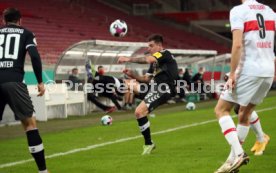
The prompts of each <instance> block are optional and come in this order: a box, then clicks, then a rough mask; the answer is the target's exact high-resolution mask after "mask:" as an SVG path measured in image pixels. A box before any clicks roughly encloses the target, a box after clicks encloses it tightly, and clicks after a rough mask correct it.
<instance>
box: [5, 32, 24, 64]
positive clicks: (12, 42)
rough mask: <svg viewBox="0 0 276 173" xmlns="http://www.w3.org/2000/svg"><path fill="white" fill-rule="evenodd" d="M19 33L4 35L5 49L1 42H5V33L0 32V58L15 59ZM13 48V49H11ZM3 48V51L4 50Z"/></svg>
mask: <svg viewBox="0 0 276 173" xmlns="http://www.w3.org/2000/svg"><path fill="white" fill-rule="evenodd" d="M19 41H20V35H19V34H8V35H7V36H6V44H5V49H4V47H3V44H4V42H5V35H3V34H0V59H2V58H3V57H5V58H6V59H17V58H18V51H19ZM11 48H13V50H11ZM4 50H5V52H4Z"/></svg>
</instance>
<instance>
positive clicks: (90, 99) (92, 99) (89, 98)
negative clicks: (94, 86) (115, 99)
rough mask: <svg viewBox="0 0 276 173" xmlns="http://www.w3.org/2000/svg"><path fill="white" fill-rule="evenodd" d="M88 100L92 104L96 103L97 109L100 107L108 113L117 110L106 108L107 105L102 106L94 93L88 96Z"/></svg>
mask: <svg viewBox="0 0 276 173" xmlns="http://www.w3.org/2000/svg"><path fill="white" fill-rule="evenodd" d="M87 99H88V100H89V101H91V102H92V103H94V104H95V105H96V106H97V107H99V108H100V109H102V110H103V111H105V112H107V113H112V112H114V111H115V110H116V108H115V107H110V106H106V105H104V104H102V103H101V102H99V101H98V100H97V97H96V96H95V95H94V94H93V93H88V94H87Z"/></svg>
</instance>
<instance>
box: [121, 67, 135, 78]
mask: <svg viewBox="0 0 276 173" xmlns="http://www.w3.org/2000/svg"><path fill="white" fill-rule="evenodd" d="M123 73H124V74H126V75H127V76H129V77H131V78H132V74H133V73H132V71H131V70H130V69H127V68H126V69H124V70H123Z"/></svg>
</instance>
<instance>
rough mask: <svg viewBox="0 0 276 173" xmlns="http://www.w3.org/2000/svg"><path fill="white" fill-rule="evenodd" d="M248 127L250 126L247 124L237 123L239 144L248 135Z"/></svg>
mask: <svg viewBox="0 0 276 173" xmlns="http://www.w3.org/2000/svg"><path fill="white" fill-rule="evenodd" d="M249 128H250V127H249V126H243V125H240V124H238V126H237V133H238V137H239V140H240V143H241V144H243V143H244V141H245V139H246V137H247V135H248V132H249Z"/></svg>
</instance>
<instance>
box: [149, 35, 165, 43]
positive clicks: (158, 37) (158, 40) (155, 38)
mask: <svg viewBox="0 0 276 173" xmlns="http://www.w3.org/2000/svg"><path fill="white" fill-rule="evenodd" d="M148 41H154V42H155V43H161V44H163V37H162V35H158V34H154V35H152V36H150V37H149V39H148Z"/></svg>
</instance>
